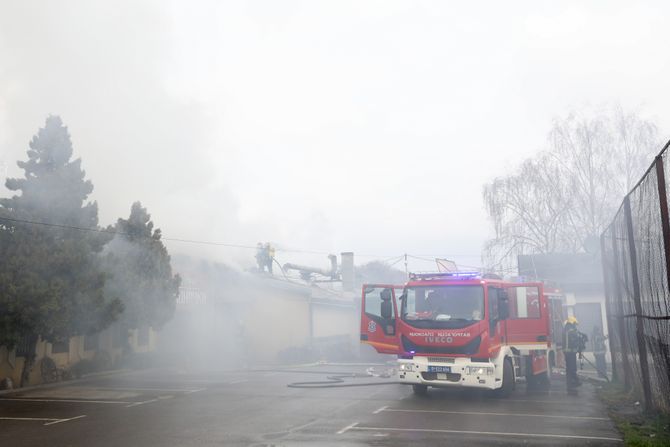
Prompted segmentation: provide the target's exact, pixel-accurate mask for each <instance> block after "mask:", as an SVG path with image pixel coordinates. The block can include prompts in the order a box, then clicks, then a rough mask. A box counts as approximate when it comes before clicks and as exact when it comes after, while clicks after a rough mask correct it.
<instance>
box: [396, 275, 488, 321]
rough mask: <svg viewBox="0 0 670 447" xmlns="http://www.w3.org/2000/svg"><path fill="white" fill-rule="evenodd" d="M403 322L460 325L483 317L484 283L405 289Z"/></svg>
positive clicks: (402, 310)
mask: <svg viewBox="0 0 670 447" xmlns="http://www.w3.org/2000/svg"><path fill="white" fill-rule="evenodd" d="M401 300H402V307H401V316H402V319H403V321H405V322H407V323H408V324H410V325H412V326H415V327H422V328H458V327H464V326H467V325H469V324H471V323H472V322H474V321H479V320H481V319H482V318H484V289H483V288H482V287H481V286H458V285H449V286H417V287H407V288H405V290H404V292H403V294H402V297H401Z"/></svg>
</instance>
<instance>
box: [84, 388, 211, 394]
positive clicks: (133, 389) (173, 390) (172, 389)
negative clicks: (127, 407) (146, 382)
mask: <svg viewBox="0 0 670 447" xmlns="http://www.w3.org/2000/svg"><path fill="white" fill-rule="evenodd" d="M96 389H99V390H117V391H168V392H170V391H171V392H173V393H195V392H196V391H202V390H204V388H199V389H195V390H194V389H189V390H185V389H175V388H123V387H101V388H96Z"/></svg>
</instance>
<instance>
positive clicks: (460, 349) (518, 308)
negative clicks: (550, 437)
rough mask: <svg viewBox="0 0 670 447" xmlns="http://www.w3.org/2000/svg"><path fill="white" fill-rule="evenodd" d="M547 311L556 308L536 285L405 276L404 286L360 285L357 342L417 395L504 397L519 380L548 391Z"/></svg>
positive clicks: (467, 276)
mask: <svg viewBox="0 0 670 447" xmlns="http://www.w3.org/2000/svg"><path fill="white" fill-rule="evenodd" d="M552 308H558V309H561V306H560V303H559V304H558V305H557V306H556V302H555V301H554V302H550V301H549V297H548V295H546V294H545V292H544V288H543V284H542V283H539V282H533V283H515V282H509V281H504V280H502V279H499V278H497V277H496V278H494V277H487V276H481V275H479V274H478V273H469V272H468V273H466V272H458V273H429V274H426V273H423V274H411V275H410V278H409V281H408V282H407V283H406V284H405V285H404V286H394V285H388V284H366V285H364V286H363V297H362V303H361V341H362V342H363V343H367V344H369V345H371V346H373V347H374V348H375V349H376V350H377V352H379V353H385V354H395V355H397V356H398V379H399V381H400V382H402V383H406V384H408V385H412V386H413V388H414V392H415V393H416V394H425V393H426V392H427V390H428V387H429V386H430V387H451V386H464V387H473V388H483V389H488V390H492V391H493V392H494V393H496V394H501V395H507V394H509V393H510V391H512V390H513V389H514V387H515V382H516V379H517V378H518V377H524V376H525V378H526V380H527V381H528V382H529V383H536V384H548V382H549V372H550V361H549V360H550V354H551V356H552V360H554V361H555V355H556V354H555V348H556V346H555V345H554V344H553V342H552V338H558V339H560V335H558V337H552V335H553V333H554V332H555V331H556V330H557V329H556V328H554V327H553V326H554V325H553V324H552V322H553V320H555V319H556V318H552V317H551V312H552ZM558 318H559V319H560V316H559V317H558ZM559 330H560V327H559Z"/></svg>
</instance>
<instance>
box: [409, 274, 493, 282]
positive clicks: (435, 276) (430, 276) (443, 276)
mask: <svg viewBox="0 0 670 447" xmlns="http://www.w3.org/2000/svg"><path fill="white" fill-rule="evenodd" d="M480 277H481V273H479V272H436V273H410V274H409V279H414V280H420V279H477V278H480Z"/></svg>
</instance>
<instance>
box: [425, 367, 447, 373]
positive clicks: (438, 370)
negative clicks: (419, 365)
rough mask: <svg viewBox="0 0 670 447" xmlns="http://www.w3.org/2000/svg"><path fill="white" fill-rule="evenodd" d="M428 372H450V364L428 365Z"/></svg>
mask: <svg viewBox="0 0 670 447" xmlns="http://www.w3.org/2000/svg"><path fill="white" fill-rule="evenodd" d="M428 372H429V373H438V372H439V373H450V372H451V366H429V367H428Z"/></svg>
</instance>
